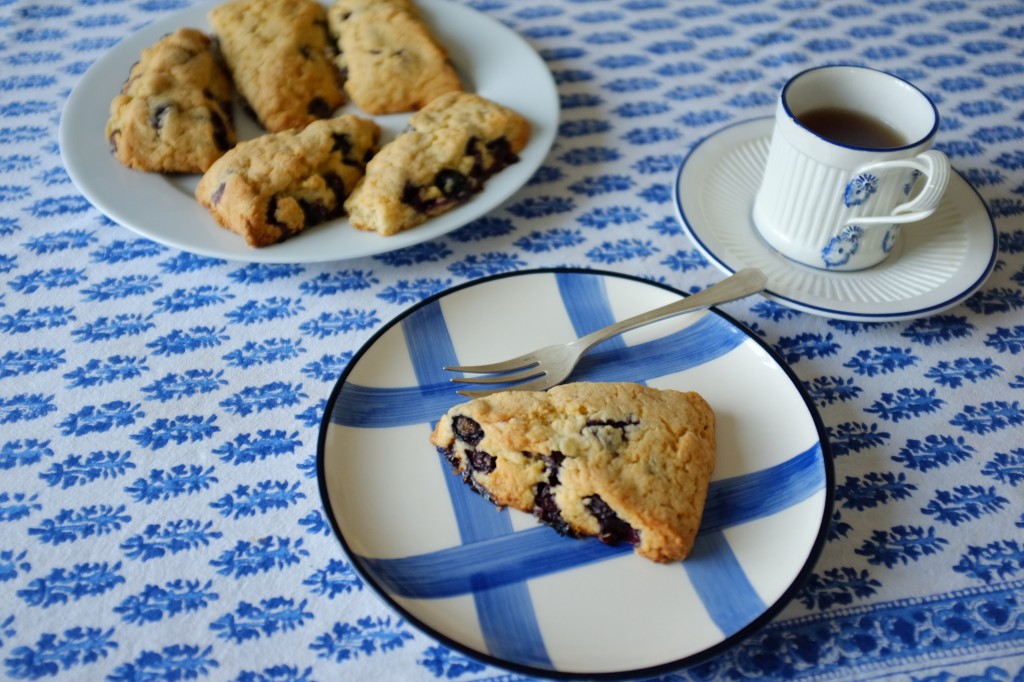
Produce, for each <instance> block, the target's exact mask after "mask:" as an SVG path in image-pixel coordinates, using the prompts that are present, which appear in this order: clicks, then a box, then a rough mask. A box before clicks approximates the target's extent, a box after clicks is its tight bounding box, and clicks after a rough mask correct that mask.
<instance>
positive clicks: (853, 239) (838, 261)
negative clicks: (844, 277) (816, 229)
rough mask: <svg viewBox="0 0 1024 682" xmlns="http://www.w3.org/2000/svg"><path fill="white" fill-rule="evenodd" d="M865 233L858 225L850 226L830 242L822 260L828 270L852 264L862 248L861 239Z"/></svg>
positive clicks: (822, 251) (822, 252) (823, 252)
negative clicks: (852, 259)
mask: <svg viewBox="0 0 1024 682" xmlns="http://www.w3.org/2000/svg"><path fill="white" fill-rule="evenodd" d="M863 233H864V230H863V228H861V227H860V226H858V225H850V226H848V227H846V228H845V229H844V230H843V231H842V232H840V233H839V234H837V235H836V236H835V237H832V239H830V240H829V242H828V244H826V245H825V248H823V249H822V250H821V260H822V261H823V262H824V263H825V267H827V268H836V267H839V266H841V265H846V264H847V263H849V262H850V258H851V257H852V256H853V254H855V253H857V249H858V248H860V237H861V235H862V234H863Z"/></svg>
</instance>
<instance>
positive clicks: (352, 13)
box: [327, 0, 462, 114]
mask: <svg viewBox="0 0 1024 682" xmlns="http://www.w3.org/2000/svg"><path fill="white" fill-rule="evenodd" d="M327 17H328V26H329V27H330V30H331V35H332V37H334V39H335V40H336V41H337V47H338V57H337V63H338V67H339V68H340V69H341V72H342V73H343V74H344V77H345V91H346V93H347V94H348V96H349V98H351V100H352V101H353V102H354V103H355V104H356V105H357V106H358V107H359V108H360V109H362V110H363V111H365V112H367V113H370V114H395V113H401V112H407V111H415V110H417V109H420V108H421V107H423V106H424V105H425V104H427V102H429V101H430V100H432V99H434V98H435V97H438V96H439V95H443V94H444V93H446V92H454V91H459V90H462V83H461V81H460V80H459V76H458V74H457V73H456V72H455V69H454V68H453V67H452V65H451V62H450V61H449V60H448V53H447V51H446V50H445V49H444V47H442V46H441V44H440V43H439V42H438V40H437V38H436V37H435V36H434V35H433V33H432V32H431V31H430V29H429V28H428V27H427V25H426V24H425V23H424V22H423V21H422V19H421V18H420V16H419V11H418V9H417V8H416V6H415V5H414V4H413V3H412V2H410V1H409V0H370V1H368V0H335V2H334V4H333V5H332V6H331V7H330V8H329V9H328V11H327Z"/></svg>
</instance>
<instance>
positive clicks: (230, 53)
mask: <svg viewBox="0 0 1024 682" xmlns="http://www.w3.org/2000/svg"><path fill="white" fill-rule="evenodd" d="M208 18H209V21H210V25H211V26H212V27H213V30H214V32H215V33H216V35H217V40H218V42H219V44H220V50H221V52H222V53H223V55H224V60H225V62H226V63H227V66H228V69H229V70H230V72H231V76H232V78H233V79H234V82H235V87H236V88H237V90H238V92H239V94H240V95H241V96H242V98H243V100H244V102H245V104H246V105H247V106H248V107H249V108H250V109H251V110H252V112H253V113H254V114H255V115H256V118H257V119H259V122H260V124H261V125H262V126H263V127H264V128H266V129H267V130H268V131H269V132H280V131H282V130H289V129H292V128H302V127H303V126H306V125H308V124H310V123H312V122H313V121H316V120H318V119H323V118H328V117H329V116H331V115H332V114H333V113H334V111H335V110H337V108H338V107H340V106H341V105H342V104H344V103H345V95H344V92H343V91H342V87H341V74H340V73H339V72H338V68H337V66H336V65H335V63H334V58H335V49H334V44H333V41H332V40H331V39H330V36H329V35H328V33H327V11H326V10H325V9H324V7H323V5H321V4H320V3H319V2H316V0H231V1H230V2H226V3H224V4H222V5H218V6H217V7H214V8H213V9H212V10H210V12H209V14H208Z"/></svg>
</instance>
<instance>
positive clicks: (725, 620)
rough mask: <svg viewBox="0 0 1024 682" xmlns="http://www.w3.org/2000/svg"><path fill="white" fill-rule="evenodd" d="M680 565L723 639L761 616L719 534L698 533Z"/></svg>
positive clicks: (752, 593) (760, 605)
mask: <svg viewBox="0 0 1024 682" xmlns="http://www.w3.org/2000/svg"><path fill="white" fill-rule="evenodd" d="M682 566H683V568H684V569H685V570H686V575H687V576H688V577H689V578H690V583H691V584H692V585H693V587H694V589H695V590H696V591H697V595H698V596H699V597H700V601H701V603H702V604H704V609H705V610H706V611H707V612H708V615H709V616H710V617H711V620H712V621H714V623H715V625H717V626H718V629H719V630H721V631H722V634H723V635H725V636H726V637H728V636H729V635H731V634H733V633H734V632H738V631H739V630H740V629H742V628H743V627H744V626H746V625H747V624H748V623H750V622H751V621H753V620H754V619H755V618H757V617H758V616H759V615H761V614H762V613H764V609H765V604H764V601H763V600H762V599H761V597H760V596H759V595H758V594H757V592H756V591H755V590H754V586H753V585H751V584H750V580H749V579H748V578H747V574H746V573H744V572H743V567H742V566H740V562H739V561H738V560H737V559H736V555H735V554H734V553H733V551H732V547H730V546H729V541H728V540H726V538H725V535H723V534H722V532H721V531H715V532H712V533H703V534H701V536H700V537H698V538H697V541H696V542H695V543H694V545H693V551H692V552H691V553H690V556H689V557H687V559H686V561H684V562H682Z"/></svg>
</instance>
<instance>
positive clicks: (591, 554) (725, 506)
mask: <svg viewBox="0 0 1024 682" xmlns="http://www.w3.org/2000/svg"><path fill="white" fill-rule="evenodd" d="M453 478H454V477H453ZM824 487H825V474H824V467H823V465H822V453H821V446H820V444H817V443H816V444H815V445H814V446H812V447H810V448H808V449H807V450H805V451H803V452H802V453H800V454H799V455H797V456H795V457H793V458H792V459H790V460H787V461H785V462H782V463H780V464H778V465H775V466H773V467H770V468H768V469H765V470H763V471H757V472H754V473H751V474H745V475H742V476H735V477H732V478H728V479H723V480H720V481H713V482H712V484H711V487H710V488H709V490H708V499H707V504H706V506H705V509H704V516H703V518H702V524H701V530H700V534H699V535H698V537H701V536H703V535H707V534H713V533H718V532H720V531H721V530H723V529H725V528H728V527H730V526H735V525H739V524H742V523H746V522H748V521H752V520H754V519H759V518H763V517H765V516H768V515H770V514H773V513H775V512H777V511H779V510H781V509H785V508H787V507H790V506H792V505H795V504H798V503H799V502H802V501H803V500H805V499H807V498H808V497H810V496H811V495H814V494H815V493H817V492H819V491H821V490H822V489H824ZM742 496H749V497H750V499H747V500H743V501H742V503H738V502H737V501H738V499H739V498H740V497H742ZM481 499H482V498H481ZM492 512H493V510H492ZM631 551H632V548H631V547H629V546H628V545H619V546H615V547H612V546H608V545H604V544H602V543H600V542H599V541H596V540H573V539H570V538H566V537H564V536H561V535H558V534H557V533H556V532H554V531H553V530H551V529H549V528H546V527H543V526H539V527H535V528H531V529H529V530H525V531H519V532H516V533H511V534H509V535H505V536H501V537H494V538H490V539H488V540H487V541H486V542H479V543H476V544H473V545H460V546H457V547H449V548H446V549H443V550H439V551H436V552H429V553H426V554H421V555H418V556H413V557H403V558H400V559H372V558H366V557H362V561H363V562H364V563H365V564H366V565H367V567H368V568H369V569H370V571H371V572H372V574H373V575H374V577H376V578H377V579H378V581H379V582H380V583H381V585H383V586H384V587H385V588H386V589H387V590H388V591H389V592H391V593H393V594H396V595H401V596H406V597H416V598H421V599H432V598H440V597H452V596H456V595H460V594H467V593H470V592H474V591H478V590H487V589H492V588H494V587H499V586H503V585H508V584H511V583H516V582H521V581H525V580H529V579H531V578H537V577H540V576H543V575H548V574H550V573H556V572H558V571H564V570H567V569H570V568H573V567H575V566H580V565H584V564H588V563H593V562H596V561H603V560H605V559H609V558H612V557H615V556H619V555H620V554H623V553H628V552H631Z"/></svg>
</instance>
